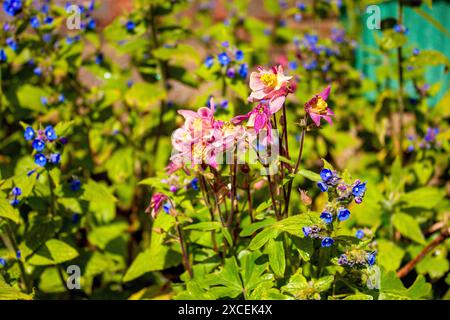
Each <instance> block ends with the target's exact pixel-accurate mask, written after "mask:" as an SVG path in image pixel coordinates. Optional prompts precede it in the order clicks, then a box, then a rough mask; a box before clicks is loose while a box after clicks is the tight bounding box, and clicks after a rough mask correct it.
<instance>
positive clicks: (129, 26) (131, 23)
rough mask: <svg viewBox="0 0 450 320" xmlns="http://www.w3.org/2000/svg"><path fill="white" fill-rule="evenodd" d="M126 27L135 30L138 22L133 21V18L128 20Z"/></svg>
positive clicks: (128, 29)
mask: <svg viewBox="0 0 450 320" xmlns="http://www.w3.org/2000/svg"><path fill="white" fill-rule="evenodd" d="M125 28H126V29H127V31H129V32H133V31H134V28H136V24H135V23H134V22H133V20H128V21H127V23H126V24H125Z"/></svg>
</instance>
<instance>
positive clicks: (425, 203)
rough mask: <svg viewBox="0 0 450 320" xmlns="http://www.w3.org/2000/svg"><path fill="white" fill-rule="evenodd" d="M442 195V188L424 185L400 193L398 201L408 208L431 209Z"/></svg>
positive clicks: (443, 194)
mask: <svg viewBox="0 0 450 320" xmlns="http://www.w3.org/2000/svg"><path fill="white" fill-rule="evenodd" d="M444 197H445V191H444V190H440V189H437V188H432V187H424V188H419V189H416V190H414V191H411V192H408V193H404V194H402V195H401V196H400V198H399V202H400V203H404V206H405V207H408V208H425V209H432V208H434V207H435V206H436V205H438V204H439V202H441V201H442V199H444Z"/></svg>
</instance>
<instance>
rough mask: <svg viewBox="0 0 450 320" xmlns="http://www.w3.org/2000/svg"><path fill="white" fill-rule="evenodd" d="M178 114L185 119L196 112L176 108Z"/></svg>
mask: <svg viewBox="0 0 450 320" xmlns="http://www.w3.org/2000/svg"><path fill="white" fill-rule="evenodd" d="M178 114H180V115H182V116H183V117H184V118H185V119H189V118H196V117H197V112H195V111H192V110H185V109H183V110H178Z"/></svg>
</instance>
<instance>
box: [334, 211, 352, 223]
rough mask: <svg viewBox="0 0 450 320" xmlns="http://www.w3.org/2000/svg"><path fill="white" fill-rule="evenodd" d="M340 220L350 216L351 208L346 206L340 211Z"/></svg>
mask: <svg viewBox="0 0 450 320" xmlns="http://www.w3.org/2000/svg"><path fill="white" fill-rule="evenodd" d="M337 217H338V220H339V221H345V220H347V219H348V218H350V210H348V209H346V208H341V209H339V211H338V216H337Z"/></svg>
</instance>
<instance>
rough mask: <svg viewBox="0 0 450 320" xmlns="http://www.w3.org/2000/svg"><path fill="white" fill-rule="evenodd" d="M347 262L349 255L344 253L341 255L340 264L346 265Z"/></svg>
mask: <svg viewBox="0 0 450 320" xmlns="http://www.w3.org/2000/svg"><path fill="white" fill-rule="evenodd" d="M347 262H348V259H347V256H346V255H345V254H344V253H343V254H341V256H340V257H339V259H338V264H339V265H341V266H342V265H346V264H347Z"/></svg>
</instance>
